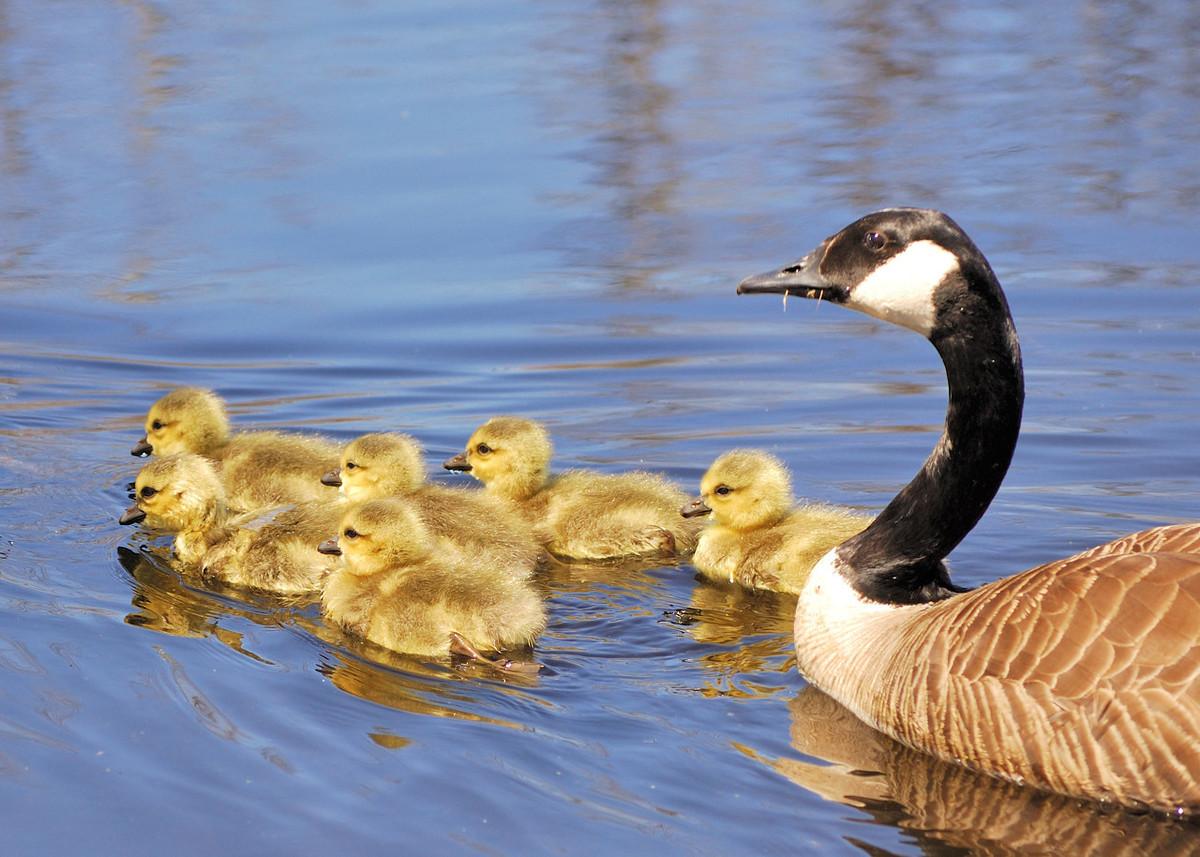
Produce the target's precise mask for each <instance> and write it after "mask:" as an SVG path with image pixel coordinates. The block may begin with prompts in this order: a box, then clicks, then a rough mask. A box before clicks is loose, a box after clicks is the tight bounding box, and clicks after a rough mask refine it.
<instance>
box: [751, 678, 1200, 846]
mask: <svg viewBox="0 0 1200 857" xmlns="http://www.w3.org/2000/svg"><path fill="white" fill-rule="evenodd" d="M788 709H789V711H790V714H791V721H792V726H791V743H792V747H793V748H795V750H796V751H797V752H798V753H800V754H802V755H803V756H807V757H811V758H814V759H819V760H824V761H823V762H814V761H808V760H806V759H801V758H778V759H765V758H764V759H763V761H764V762H765V763H766V764H768V765H769V766H770V767H771V768H773V769H774V770H775V771H777V772H778V773H780V774H782V775H783V776H785V777H787V778H788V779H789V780H791V781H792V782H794V783H796V784H797V785H799V786H802V787H803V788H805V789H807V790H808V791H810V792H813V793H815V794H817V795H820V796H821V797H823V798H825V799H826V800H830V801H834V802H836V803H841V804H845V805H847V806H852V807H857V808H859V809H861V810H863V811H865V812H866V813H867V814H868V815H869V816H870V817H871V818H872V819H873V820H874V822H875V823H877V824H881V825H887V826H890V827H895V828H897V829H899V830H901V831H903V832H906V833H908V834H910V835H911V836H913V837H914V838H915V840H916V842H917V843H918V845H920V847H921V849H922V850H923V851H924V852H925V853H927V854H948V853H961V850H962V849H967V850H968V851H970V853H972V854H988V855H992V854H994V855H1012V854H1088V855H1111V857H1120V855H1129V857H1135V855H1137V857H1141V855H1146V854H1193V853H1197V851H1198V850H1200V825H1197V824H1195V823H1188V822H1179V821H1173V820H1170V819H1165V818H1163V817H1161V816H1156V815H1136V814H1133V813H1129V812H1126V811H1123V810H1117V809H1106V808H1104V807H1101V806H1098V805H1096V804H1092V803H1089V802H1085V801H1080V800H1073V799H1071V798H1068V797H1063V796H1061V795H1054V794H1048V793H1045V792H1039V791H1035V790H1033V789H1029V788H1022V787H1021V786H1017V785H1013V784H1012V783H1007V782H1002V781H1000V780H996V779H993V778H991V777H988V776H984V775H982V774H976V773H974V772H972V771H968V770H966V769H965V768H960V767H958V766H957V765H951V764H947V763H945V762H940V761H938V760H937V759H934V758H932V757H929V756H926V755H925V754H923V753H918V752H916V751H915V750H911V749H909V748H907V747H905V746H903V745H902V744H899V743H897V742H896V741H893V740H892V739H890V738H888V737H887V736H885V735H883V734H881V733H879V732H876V731H875V730H873V729H871V728H870V727H868V726H867V725H866V724H864V723H863V722H862V721H860V720H859V719H858V718H857V717H855V716H854V715H853V714H851V713H850V712H849V711H848V710H847V709H845V708H843V707H842V706H841V705H840V704H838V703H837V702H835V701H834V700H833V699H831V698H830V697H828V696H826V695H825V694H824V693H822V692H821V691H819V690H817V689H816V688H815V687H806V688H805V689H804V690H802V691H801V692H800V694H799V695H797V696H796V697H795V698H794V699H793V700H792V701H791V702H790V703H789V704H788ZM760 758H762V757H760ZM850 841H852V842H854V844H858V845H859V847H861V848H862V849H863V850H864V851H866V852H868V853H870V854H886V853H889V852H887V851H885V850H883V849H880V848H879V847H878V846H877V845H874V844H872V845H866V844H862V843H859V842H857V840H853V839H851V840H850Z"/></svg>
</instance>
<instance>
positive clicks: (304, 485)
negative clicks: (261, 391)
mask: <svg viewBox="0 0 1200 857" xmlns="http://www.w3.org/2000/svg"><path fill="white" fill-rule="evenodd" d="M145 428H146V434H145V435H144V436H143V437H142V439H141V440H139V441H138V442H137V443H136V444H134V446H133V449H132V450H130V451H131V452H132V453H133V454H134V455H174V454H176V453H182V452H190V453H195V454H197V455H203V456H205V457H206V458H210V459H212V460H213V461H214V462H215V463H216V464H217V467H218V472H219V474H220V476H221V481H222V484H223V485H224V487H225V495H226V498H227V499H228V501H229V503H230V505H231V506H232V507H234V508H236V509H242V510H250V509H263V508H269V507H272V506H279V505H282V504H285V503H302V502H306V501H310V500H323V499H328V494H327V492H325V491H324V490H323V489H322V488H321V485H320V484H319V482H318V480H319V479H320V478H321V476H322V474H324V473H325V472H327V471H328V470H329V469H330V468H331V467H335V466H337V458H338V448H337V446H336V445H335V444H332V443H330V442H329V441H326V440H324V439H322V438H318V437H312V436H309V435H301V434H291V433H287V432H278V431H255V432H237V433H232V434H231V433H230V430H229V417H228V416H227V414H226V410H225V402H224V401H223V400H222V399H221V397H220V396H218V395H217V394H216V393H214V392H213V391H212V390H206V389H203V388H200V387H179V388H178V389H175V390H172V391H171V392H169V393H167V394H166V395H165V396H163V397H162V398H161V399H159V400H158V401H157V402H155V403H154V404H153V405H152V406H151V407H150V410H149V412H148V413H147V414H146V425H145Z"/></svg>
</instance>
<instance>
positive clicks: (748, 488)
mask: <svg viewBox="0 0 1200 857" xmlns="http://www.w3.org/2000/svg"><path fill="white" fill-rule="evenodd" d="M680 514H681V515H683V516H684V517H688V518H690V517H697V516H700V515H709V514H711V516H712V518H711V520H712V523H711V524H710V525H709V526H708V527H707V528H706V529H705V530H704V531H703V532H702V533H701V534H700V543H699V544H698V545H697V546H696V553H695V555H694V556H693V557H692V565H694V566H695V567H696V570H697V571H698V572H700V574H701V576H703V577H706V578H709V579H710V580H715V581H731V582H733V583H739V584H741V585H742V586H746V587H749V588H751V589H769V590H772V591H774V592H789V593H792V594H793V595H797V594H799V593H800V591H801V590H802V589H803V588H804V582H805V580H807V579H808V573H809V571H811V570H812V567H813V566H814V565H816V563H817V560H819V559H820V558H821V557H822V556H824V555H825V553H826V552H828V551H829V550H830V549H831V548H833V547H835V546H837V545H839V544H841V543H842V542H843V541H845V540H846V539H848V538H850V537H851V536H853V535H855V534H857V533H859V532H861V531H862V530H863V529H864V528H865V527H866V526H867V524H869V523H871V518H870V516H867V515H861V514H858V513H856V512H852V511H850V510H848V509H842V508H838V507H836V506H827V505H823V504H816V503H804V504H801V505H800V506H796V505H795V501H794V500H793V498H792V479H791V475H790V474H789V473H788V470H787V467H785V466H784V464H783V462H782V461H780V460H779V459H778V458H776V457H775V456H773V455H771V454H770V453H767V452H763V451H761V450H757V449H735V450H731V451H730V452H727V453H725V454H724V455H722V456H720V457H719V458H717V460H716V461H714V462H713V463H712V466H711V467H709V468H708V472H707V473H705V474H704V478H703V479H701V480H700V496H699V497H697V498H696V499H695V500H692V501H691V502H690V503H688V504H687V505H686V506H684V507H683V508H682V509H680Z"/></svg>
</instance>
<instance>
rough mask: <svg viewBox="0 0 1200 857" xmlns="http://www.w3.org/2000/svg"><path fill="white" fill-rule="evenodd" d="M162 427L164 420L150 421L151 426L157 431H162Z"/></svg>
mask: <svg viewBox="0 0 1200 857" xmlns="http://www.w3.org/2000/svg"><path fill="white" fill-rule="evenodd" d="M162 427H163V424H162V420H155V421H154V422H152V423H150V428H152V429H154V430H155V431H162Z"/></svg>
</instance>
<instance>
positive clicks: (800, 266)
mask: <svg viewBox="0 0 1200 857" xmlns="http://www.w3.org/2000/svg"><path fill="white" fill-rule="evenodd" d="M824 254H825V246H824V245H822V246H821V247H819V248H817V249H816V250H814V251H812V252H811V253H809V254H808V255H807V256H805V257H804V258H803V259H798V260H797V261H795V262H793V263H792V264H790V265H787V266H785V267H783V268H780V269H779V270H777V271H765V272H763V273H761V274H752V275H750V276H749V277H746V279H744V280H742V281H741V282H740V283H738V287H737V293H738V294H739V295H761V294H767V295H795V296H796V297H800V298H825V299H826V300H832V301H835V302H838V303H840V302H841V301H843V300H845V297H846V293H845V289H843V288H842V287H841V286H838V285H835V284H834V283H831V282H829V280H827V279H825V276H824V275H823V274H822V273H821V259H822V257H823V256H824Z"/></svg>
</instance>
